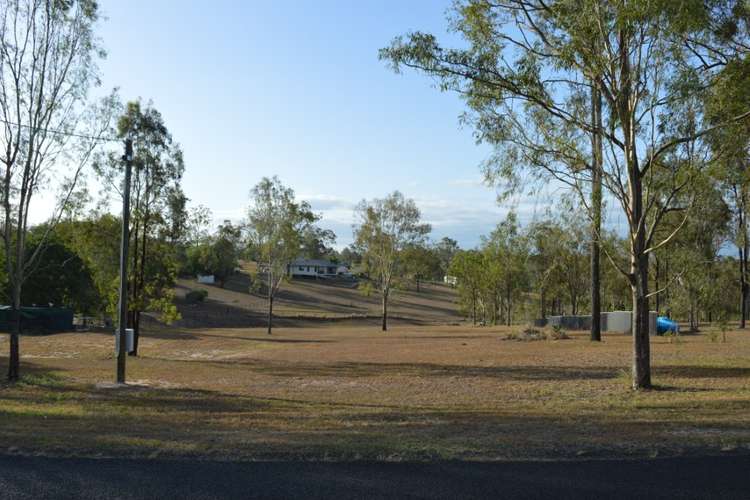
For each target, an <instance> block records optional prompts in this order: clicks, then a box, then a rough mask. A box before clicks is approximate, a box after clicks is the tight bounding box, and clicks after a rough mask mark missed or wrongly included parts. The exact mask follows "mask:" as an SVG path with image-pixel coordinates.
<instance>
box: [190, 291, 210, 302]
mask: <svg viewBox="0 0 750 500" xmlns="http://www.w3.org/2000/svg"><path fill="white" fill-rule="evenodd" d="M206 297H208V290H203V289H200V290H190V291H189V292H188V293H186V294H185V300H186V301H187V303H188V304H197V303H198V302H203V301H204V300H206Z"/></svg>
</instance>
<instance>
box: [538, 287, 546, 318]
mask: <svg viewBox="0 0 750 500" xmlns="http://www.w3.org/2000/svg"><path fill="white" fill-rule="evenodd" d="M539 313H540V315H541V317H542V319H547V300H546V298H545V293H544V288H542V290H541V291H540V292H539Z"/></svg>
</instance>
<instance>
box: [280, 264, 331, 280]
mask: <svg viewBox="0 0 750 500" xmlns="http://www.w3.org/2000/svg"><path fill="white" fill-rule="evenodd" d="M339 268H340V266H339V265H338V264H334V263H333V262H331V261H329V260H322V259H297V260H295V261H293V262H292V263H291V264H289V266H288V267H287V269H288V271H289V275H290V276H292V277H294V276H312V277H319V278H332V277H334V276H338V275H339Z"/></svg>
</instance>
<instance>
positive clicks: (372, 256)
mask: <svg viewBox="0 0 750 500" xmlns="http://www.w3.org/2000/svg"><path fill="white" fill-rule="evenodd" d="M356 215H357V217H358V223H357V224H356V225H355V228H354V240H355V245H356V247H357V249H358V250H359V251H361V253H362V261H363V264H364V267H365V271H366V272H367V274H369V275H370V277H371V279H372V280H373V281H374V283H375V285H376V286H377V287H378V290H379V291H380V293H381V295H382V297H383V305H384V310H385V308H386V307H387V302H388V295H389V293H390V291H391V288H392V287H393V286H394V284H395V283H394V282H395V280H397V279H398V278H399V277H401V276H402V275H403V273H404V266H403V265H402V264H403V259H404V256H405V255H404V253H405V251H406V250H407V248H410V247H413V246H420V245H422V244H423V243H424V241H425V239H426V237H427V234H429V232H430V231H431V230H432V228H431V227H430V225H429V224H424V223H422V222H421V220H420V219H421V214H420V212H419V209H418V208H417V205H416V203H414V200H411V199H407V198H405V197H404V195H403V194H401V193H400V192H398V191H395V192H393V193H391V194H390V195H388V196H387V197H385V198H382V199H374V200H371V201H367V200H362V201H361V202H360V203H359V205H357V208H356ZM384 312H385V311H384ZM383 317H384V320H383V328H384V329H385V328H386V314H384V315H383Z"/></svg>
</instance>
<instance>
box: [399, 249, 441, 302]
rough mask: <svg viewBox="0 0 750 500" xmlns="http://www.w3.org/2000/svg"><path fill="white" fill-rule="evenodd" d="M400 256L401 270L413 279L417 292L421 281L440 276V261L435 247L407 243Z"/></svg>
mask: <svg viewBox="0 0 750 500" xmlns="http://www.w3.org/2000/svg"><path fill="white" fill-rule="evenodd" d="M402 257H403V258H402V261H403V271H404V273H405V274H406V275H407V276H408V277H409V278H411V279H413V280H414V283H415V284H416V285H417V293H419V292H420V283H421V282H422V281H424V280H434V279H437V278H439V277H440V273H441V272H442V267H441V261H440V257H439V255H438V253H437V251H436V250H435V248H433V247H431V246H429V245H424V244H414V245H409V246H407V247H406V248H405V249H404V252H403V256H402Z"/></svg>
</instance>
